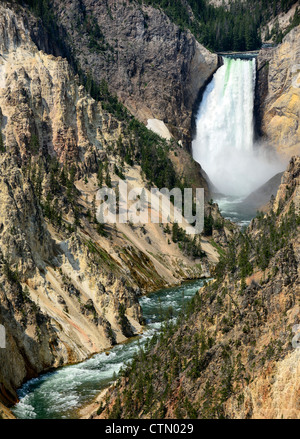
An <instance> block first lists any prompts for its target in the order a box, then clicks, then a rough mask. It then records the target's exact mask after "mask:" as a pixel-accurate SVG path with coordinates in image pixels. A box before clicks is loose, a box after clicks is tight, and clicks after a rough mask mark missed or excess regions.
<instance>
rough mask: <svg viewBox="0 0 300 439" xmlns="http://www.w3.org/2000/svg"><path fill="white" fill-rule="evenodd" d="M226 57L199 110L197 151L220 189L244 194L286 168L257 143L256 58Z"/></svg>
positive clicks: (194, 155)
mask: <svg viewBox="0 0 300 439" xmlns="http://www.w3.org/2000/svg"><path fill="white" fill-rule="evenodd" d="M223 61H224V64H223V65H222V66H221V67H220V68H219V69H218V70H217V72H216V73H215V75H214V77H213V79H212V81H211V82H210V84H209V85H208V86H207V88H206V90H205V92H204V95H203V99H202V102H201V105H200V108H199V111H198V114H197V122H196V128H197V134H196V138H195V139H194V141H193V157H194V159H195V160H196V161H197V162H198V163H200V164H201V166H202V168H203V169H204V171H205V172H206V173H207V175H208V176H209V178H210V180H211V182H212V183H213V184H214V185H215V187H216V189H217V190H218V191H219V192H221V193H223V194H227V195H237V196H245V195H247V194H249V193H250V192H251V191H252V190H254V189H256V188H257V187H259V186H260V185H261V184H263V183H265V182H266V181H267V180H268V179H269V178H271V177H272V176H273V175H274V174H276V173H277V172H279V171H280V170H282V164H280V163H278V161H277V160H273V159H272V158H271V157H269V156H268V155H269V154H266V150H265V148H263V147H255V146H254V127H253V125H254V124H253V105H254V91H255V74H256V62H255V58H252V59H246V60H242V59H233V58H229V57H224V58H223Z"/></svg>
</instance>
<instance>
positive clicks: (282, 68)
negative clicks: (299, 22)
mask: <svg viewBox="0 0 300 439" xmlns="http://www.w3.org/2000/svg"><path fill="white" fill-rule="evenodd" d="M265 55H266V53H265ZM268 56H269V57H270V58H269V65H268V94H267V96H266V99H265V105H264V116H263V120H262V125H263V131H264V133H265V134H266V135H267V137H268V138H269V140H270V142H271V144H273V145H274V146H275V148H276V150H277V152H278V153H279V155H280V156H282V157H283V158H284V159H286V160H288V159H289V158H290V157H291V156H292V155H296V154H299V152H300V126H299V120H300V26H298V27H297V28H295V29H293V30H292V31H291V32H290V33H289V34H288V35H287V36H286V37H285V38H284V40H283V43H282V44H280V45H279V46H278V47H277V48H275V49H273V50H272V51H271V52H270V53H269V54H268Z"/></svg>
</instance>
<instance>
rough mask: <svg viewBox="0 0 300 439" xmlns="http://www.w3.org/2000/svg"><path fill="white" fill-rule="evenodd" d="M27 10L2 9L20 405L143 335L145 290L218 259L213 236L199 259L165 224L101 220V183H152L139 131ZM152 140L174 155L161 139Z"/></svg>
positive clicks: (1, 244) (5, 172)
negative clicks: (38, 386)
mask: <svg viewBox="0 0 300 439" xmlns="http://www.w3.org/2000/svg"><path fill="white" fill-rule="evenodd" d="M65 10H66V11H67V10H68V8H66V9H65ZM28 14H29V13H28V11H27V10H25V9H22V8H21V7H19V9H18V12H17V13H16V11H15V10H14V8H13V6H11V7H7V6H6V5H5V4H1V5H0V55H1V56H0V121H1V130H0V199H1V207H0V213H1V215H0V248H1V252H0V324H1V325H3V326H4V327H5V330H6V348H5V349H2V348H0V400H1V401H3V402H4V403H5V404H12V403H13V402H15V401H16V400H17V395H16V389H17V388H18V387H19V386H20V385H21V384H22V383H23V382H24V380H26V379H28V378H32V377H34V376H37V374H39V373H41V372H42V371H45V370H47V369H49V368H52V367H57V366H59V365H63V364H67V363H74V362H78V361H81V360H83V359H85V358H87V357H88V356H90V355H92V354H94V353H96V352H99V351H102V350H104V349H108V348H109V347H111V346H112V345H113V344H116V343H119V342H122V341H125V340H126V339H127V338H128V337H130V336H132V335H134V334H137V333H139V332H140V331H141V330H142V324H143V319H142V315H141V308H140V305H139V303H138V297H139V296H140V295H141V294H144V293H146V292H147V291H153V290H155V289H158V288H160V287H163V286H167V285H172V284H178V283H180V282H181V281H182V280H183V279H187V278H195V277H199V276H201V275H209V273H208V272H207V269H208V268H209V264H210V263H213V264H214V263H216V262H217V260H218V254H217V252H216V251H215V250H214V248H213V247H212V246H211V245H210V244H209V242H208V241H207V240H203V248H204V250H205V251H207V254H208V255H209V256H208V258H206V257H205V258H204V259H203V261H201V260H197V261H196V263H195V259H194V258H191V256H189V255H188V254H184V253H183V252H182V251H181V250H180V248H179V246H178V245H177V244H175V243H173V242H170V240H169V236H168V234H167V233H166V232H165V231H164V228H163V227H161V225H160V224H149V225H148V224H145V225H139V226H135V225H133V224H130V223H128V224H121V225H116V226H114V225H110V226H105V227H101V226H100V225H99V224H98V222H97V220H96V211H97V208H98V206H99V201H98V200H97V199H96V195H97V191H98V188H99V185H100V184H101V185H102V184H103V185H105V184H107V185H109V186H113V187H115V186H116V185H117V182H118V181H119V179H120V177H119V174H120V169H121V170H122V179H124V180H125V181H127V183H128V185H129V189H133V188H135V187H139V188H140V187H144V186H146V185H148V186H149V184H150V182H149V181H147V179H146V177H145V175H144V173H143V172H142V168H141V164H140V161H139V160H138V154H137V155H136V157H135V156H134V159H135V161H133V158H131V162H130V165H129V164H127V163H124V155H123V156H122V153H124V150H125V151H126V150H127V151H128V150H130V151H132V145H134V144H135V141H137V140H138V134H137V132H136V131H130V129H129V124H130V122H131V123H132V122H133V120H132V118H131V117H130V118H129V120H127V121H126V120H120V119H118V118H116V117H115V116H113V115H112V114H111V113H110V112H109V111H108V110H107V109H105V108H104V107H105V106H104V104H101V103H100V102H97V101H95V100H94V99H92V98H91V96H90V95H89V94H88V93H87V91H86V90H85V88H84V87H83V86H82V85H81V84H80V83H79V79H78V77H76V76H74V74H73V72H72V69H71V68H70V66H69V65H68V62H67V60H66V59H63V58H61V57H55V56H53V55H49V54H46V53H44V52H43V51H41V50H39V49H38V48H37V46H36V45H35V43H34V42H33V41H32V39H31V37H30V32H29V27H28V23H31V22H32V23H34V22H35V18H34V17H32V16H30V15H28ZM146 131H147V130H146ZM143 133H144V131H143ZM144 135H145V136H146V139H147V133H146V134H144ZM152 141H154V142H156V144H155V146H156V147H157V148H161V149H160V151H161V153H163V151H164V150H163V145H162V141H161V140H160V139H159V137H155V139H154V140H153V137H152ZM130 148H131V149H130ZM166 160H167V159H166ZM166 163H167V164H168V165H170V162H169V161H166ZM170 169H171V171H170V172H173V171H172V166H171V168H170ZM166 171H167V169H166ZM100 182H101V183H100ZM171 220H172V218H171Z"/></svg>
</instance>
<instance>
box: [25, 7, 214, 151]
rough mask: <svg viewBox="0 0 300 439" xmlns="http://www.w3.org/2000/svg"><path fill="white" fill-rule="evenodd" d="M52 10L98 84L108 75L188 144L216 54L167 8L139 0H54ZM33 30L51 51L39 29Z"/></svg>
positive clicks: (129, 100)
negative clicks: (195, 110)
mask: <svg viewBox="0 0 300 439" xmlns="http://www.w3.org/2000/svg"><path fill="white" fill-rule="evenodd" d="M53 11H54V13H55V16H56V19H57V23H59V25H60V26H61V28H62V29H63V31H62V32H63V33H64V35H65V38H66V42H67V44H68V47H70V50H71V52H72V55H73V56H74V58H75V59H76V61H77V62H78V64H79V65H80V68H81V69H82V70H83V71H84V72H85V73H89V74H90V75H92V77H93V78H94V79H95V80H96V81H97V82H98V83H100V81H101V80H102V79H105V80H106V81H107V82H108V84H109V88H110V90H111V91H112V92H113V93H114V94H116V95H117V96H118V98H119V99H120V100H121V102H123V103H124V104H125V106H126V107H127V108H128V109H129V110H130V111H131V112H132V114H134V115H135V116H136V117H138V119H139V120H141V121H142V122H144V123H147V120H148V119H158V120H161V121H163V122H164V123H165V124H166V125H167V127H168V128H169V130H170V131H171V133H172V134H173V135H175V137H176V139H177V140H182V141H183V142H184V143H186V144H187V143H188V141H189V139H190V130H191V116H192V110H193V105H194V103H195V100H196V98H197V94H198V92H199V90H200V88H201V87H202V86H203V84H204V83H205V81H206V80H207V79H208V77H210V75H211V74H212V73H213V72H214V71H215V70H216V68H217V64H218V58H217V55H215V54H213V53H210V52H209V51H208V50H206V49H205V48H204V47H203V46H201V45H200V44H199V43H198V42H197V41H196V39H195V38H194V36H193V35H192V34H191V33H190V32H189V31H182V30H181V29H179V27H178V26H176V25H174V24H173V23H172V22H171V21H170V19H169V18H168V17H167V16H166V15H165V14H164V13H163V12H162V11H160V10H158V9H155V8H152V7H146V6H144V5H141V4H138V3H136V2H135V1H128V0H126V1H123V0H117V1H115V0H108V1H98V2H94V1H91V0H82V1H78V0H68V1H67V2H64V3H61V2H59V1H54V2H53ZM31 32H32V36H33V38H34V39H35V41H36V42H37V43H39V44H40V47H41V48H42V49H47V46H49V44H48V41H47V40H46V42H45V44H44V43H43V39H42V38H41V33H40V28H39V27H38V26H37V25H36V26H33V27H32V30H31Z"/></svg>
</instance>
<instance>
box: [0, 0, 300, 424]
mask: <svg viewBox="0 0 300 439" xmlns="http://www.w3.org/2000/svg"><path fill="white" fill-rule="evenodd" d="M20 3H22V2H15V1H12V2H1V5H0V55H1V56H0V127H1V132H0V134H1V135H0V150H1V152H0V162H1V163H0V197H1V207H0V249H1V251H0V324H1V325H3V326H4V327H5V330H6V346H7V347H6V349H1V348H0V418H11V417H13V415H12V413H11V412H10V411H9V410H8V408H7V407H11V406H12V405H13V404H15V403H16V402H17V401H18V394H17V389H19V388H20V386H21V385H22V384H23V383H24V382H26V381H28V380H30V379H32V378H34V377H37V376H39V374H41V373H42V372H45V371H49V370H53V369H57V368H59V367H61V366H64V365H70V364H76V363H79V362H81V361H83V360H86V359H88V358H92V357H93V356H94V355H95V354H97V353H99V352H108V351H109V350H110V349H111V348H112V346H115V345H117V344H119V343H123V342H125V341H127V340H128V339H129V338H131V337H133V336H136V335H139V334H141V333H142V332H143V331H144V329H145V321H144V318H143V314H142V310H141V306H140V299H141V297H142V296H144V295H146V294H148V293H150V292H153V291H157V290H159V289H161V288H164V287H170V286H173V287H174V286H178V285H180V284H181V283H182V282H183V281H185V280H193V279H199V278H203V279H204V278H205V279H209V278H211V276H214V277H216V278H218V276H220V274H218V273H219V272H218V270H220V269H221V270H222V272H223V274H224V277H223V278H221V277H220V278H219V280H218V282H217V286H213V285H216V284H212V286H211V284H209V285H208V286H206V287H204V288H202V289H201V290H200V292H199V294H196V296H195V297H196V298H195V301H194V304H195V312H194V313H191V314H190V316H189V317H188V318H189V320H186V321H185V322H182V326H181V327H180V328H179V329H178V328H177V329H175V330H174V332H173V333H171V332H170V334H169V337H170V338H169V340H170V346H174V345H176V346H177V345H179V348H178V352H179V353H180V352H182V353H183V356H185V358H186V364H185V365H183V364H180V365H179V366H178V364H177V363H176V364H175V360H174V358H173V357H172V355H173V354H172V353H171V354H170V352H168V351H167V350H166V345H167V343H165V344H164V341H162V346H161V347H162V350H161V352H165V357H163V355H161V356H160V354H159V350H160V345H157V346H156V347H154V348H153V349H152V351H150V352H152V354H153V356H154V360H153V361H154V362H155V358H158V359H159V361H161V364H162V365H165V364H167V363H168V361H169V360H170V357H172V361H173V360H174V364H173V363H172V361H171V360H170V361H171V365H172V367H171V371H172V374H173V375H172V380H173V381H172V384H171V385H170V387H169V390H168V392H169V393H168V392H167V398H166V400H164V406H163V407H160V406H157V405H155V404H156V403H155V402H154V404H153V405H152V406H151V407H148V406H147V410H144V406H143V403H142V402H141V401H139V399H138V397H136V406H135V408H136V412H135V413H134V414H135V415H137V416H139V417H148V416H150V414H151V415H153V414H156V415H159V416H160V417H169V418H171V417H180V416H183V415H184V416H185V417H189V416H192V415H194V414H195V411H196V412H197V413H198V414H199V413H201V416H203V417H218V416H221V415H222V416H226V417H230V418H257V417H268V416H270V417H274V418H278V417H298V414H299V410H297V409H295V408H294V407H295V406H296V403H297V389H299V383H298V378H297V367H298V364H299V358H298V357H299V356H298V353H299V352H298V351H299V350H294V351H292V350H291V346H290V335H291V334H290V332H291V329H292V326H293V325H296V324H297V323H299V321H298V320H299V318H298V315H299V312H298V311H299V291H298V286H299V273H298V271H299V238H298V237H297V236H295V235H293V234H292V233H290V231H289V234H288V236H287V237H286V242H285V243H284V244H283V245H282V247H280V248H279V249H278V250H277V251H276V252H275V253H274V254H273V255H272V258H273V259H272V260H271V261H268V264H267V266H264V268H263V269H258V268H257V267H255V269H254V272H253V273H251V275H250V274H249V273H248V274H247V275H246V276H244V275H243V276H242V277H241V276H239V274H236V275H234V276H233V274H232V273H230V269H229V268H228V266H223V267H222V261H223V257H224V255H225V254H228V253H229V254H230V252H232V242H235V244H236V251H237V253H238V254H239V255H241V254H242V256H243V254H244V253H245V252H246V250H245V243H244V242H243V240H242V238H240V240H239V238H238V236H239V231H240V228H239V227H238V226H237V225H236V224H234V223H232V222H230V221H229V220H228V219H224V218H223V217H222V216H221V214H220V209H219V207H218V205H217V204H216V203H214V202H213V200H211V198H212V196H213V195H212V194H213V192H214V189H215V188H214V186H213V184H212V182H211V181H210V175H209V174H208V175H207V174H206V173H205V170H206V169H205V168H204V170H203V168H202V161H201V160H199V163H197V162H196V161H195V160H193V158H192V155H191V150H192V148H191V145H192V140H193V135H194V128H195V127H194V122H195V117H196V113H197V110H198V105H199V101H200V100H201V97H203V93H204V91H205V88H206V86H207V85H208V84H209V83H210V81H211V80H212V78H213V75H214V74H215V73H216V72H217V71H219V70H220V69H219V67H220V66H221V65H222V63H223V61H222V58H221V57H220V56H219V55H218V54H217V53H214V52H212V51H210V50H208V49H207V48H205V47H204V46H203V45H201V44H200V43H199V42H198V41H197V39H196V37H195V36H194V35H193V34H192V32H191V31H190V30H188V29H183V28H182V27H180V26H178V25H177V24H175V23H174V22H173V21H172V20H171V19H170V17H168V15H167V14H166V13H165V12H163V11H162V10H161V9H158V8H155V7H153V6H151V5H149V4H147V5H145V4H141V3H140V2H135V1H129V0H126V1H123V0H107V1H97V2H95V1H92V0H67V1H65V2H60V1H58V0H53V1H52V2H51V11H50V15H49V16H50V18H51V20H54V21H53V22H55V23H56V26H57V27H56V28H55V29H56V31H57V32H56V35H53V31H52V32H51V29H50V28H49V27H47V25H46V24H45V20H44V21H43V20H42V19H41V18H40V17H38V16H37V15H35V14H34V13H33V12H32V10H30V9H29V8H28V6H26V5H22V4H20ZM211 3H214V4H215V6H216V5H217V3H218V2H211ZM53 22H51V21H50V23H52V25H53ZM299 33H300V26H297V27H295V28H294V29H292V30H291V31H290V32H289V33H288V34H287V35H286V36H285V37H284V38H283V41H282V43H280V44H278V45H277V46H276V47H271V48H270V47H268V48H262V49H261V50H260V51H259V54H258V56H257V60H256V81H255V96H254V117H255V125H256V127H255V128H256V133H257V135H258V136H259V142H258V145H260V144H261V145H262V147H264V148H266V149H267V150H268V151H269V152H270V153H271V154H274V155H277V157H278V159H279V160H280V161H281V163H282V170H283V168H286V167H288V168H287V170H286V172H285V173H284V174H283V177H282V179H280V178H279V177H278V178H277V179H276V182H275V183H274V185H273V184H270V185H267V186H265V187H264V189H262V190H263V202H261V198H259V201H255V203H257V204H260V205H259V206H258V205H257V207H259V208H260V207H262V206H261V204H264V205H265V203H266V202H267V201H269V198H268V197H270V196H271V194H273V195H276V194H275V189H274V187H276V189H277V188H278V186H279V191H278V192H277V195H276V197H273V198H274V199H272V202H271V203H269V204H268V206H265V207H264V210H265V211H266V217H265V219H262V218H261V217H259V218H258V219H255V220H253V222H252V223H251V225H250V227H249V232H247V233H248V235H246V236H248V237H249V239H250V240H251V242H253V246H255V245H256V243H257V242H259V239H262V235H263V233H264V232H265V233H266V237H268V236H269V233H270V230H269V229H268V227H267V226H266V222H267V221H268V218H269V219H270V218H271V219H272V221H273V220H274V218H273V217H274V215H275V214H276V215H277V216H276V220H274V221H275V224H276V227H278V228H283V227H284V224H285V221H286V222H289V224H290V222H293V226H294V230H295V231H296V230H298V229H297V227H298V225H299V224H298V223H297V222H296V219H295V215H296V216H297V215H298V214H299V158H297V155H299V149H300V144H299V136H300V132H299V123H298V122H299V116H300V115H299V108H300V105H299V99H300V95H299V87H300V70H299V65H298V60H299V51H300V45H299V42H300V39H299ZM218 69H219V70H218ZM146 126H148V128H150V130H148V129H146ZM292 156H293V159H292V160H291V157H292ZM280 177H281V176H280ZM120 178H121V179H123V180H124V181H126V182H127V183H128V187H129V190H131V189H134V188H141V187H144V188H145V190H146V191H147V193H150V192H149V189H150V187H151V186H158V187H159V185H161V187H163V186H169V187H174V186H175V185H179V186H181V187H184V186H186V187H193V188H197V187H203V188H204V191H205V219H206V221H208V222H209V224H208V225H207V222H206V223H205V224H206V228H207V229H209V231H207V230H206V232H205V233H203V234H202V235H201V236H199V237H198V236H195V237H192V238H188V237H187V236H186V235H184V238H183V239H182V240H181V241H180V240H179V239H177V238H176V239H174V235H173V231H171V230H170V229H168V228H166V227H165V225H164V224H161V223H157V224H140V225H135V224H132V223H131V222H128V223H127V224H114V225H112V224H109V225H105V226H104V227H101V225H99V223H98V221H97V209H98V208H99V200H97V192H98V189H99V187H102V186H107V187H112V188H115V187H116V186H117V183H118V180H119V179H120ZM266 179H267V178H266ZM279 183H280V184H279ZM172 185H173V186H172ZM257 186H259V184H258V185H257ZM291 206H292V208H291ZM272 212H273V213H272ZM277 212H278V213H277ZM291 212H292V213H291ZM289 215H291V217H289ZM289 218H290V219H289ZM291 218H292V219H291ZM270 221H271V220H270ZM174 222H175V221H174V214H172V213H171V215H170V223H171V224H173V228H174ZM182 227H183V231H184V230H186V227H187V224H186V223H184V224H183V225H182ZM272 230H273V229H272ZM183 233H184V232H183ZM266 239H267V238H266ZM247 251H248V248H247ZM242 256H240V257H242ZM251 258H252V260H253V261H254V260H255V257H254V253H251ZM220 264H221V265H220ZM227 264H229V262H228V261H227ZM272 264H273V265H274V266H277V267H278V270H277V271H276V273H275V272H273V271H272ZM220 267H221V268H220ZM241 291H242V293H241ZM199 303H205V304H206V305H207V306H206V308H205V310H204V309H201V307H200V305H199ZM199 307H200V308H199ZM258 310H259V311H258ZM260 311H261V312H262V313H263V318H262V320H261V319H260V317H259V316H258V314H259V312H260ZM204 322H206V323H204ZM273 327H275V328H276V331H275V332H272V329H271V328H273ZM283 327H284V330H283V329H282V330H281V328H283ZM191 328H192V329H191ZM244 328H246V329H245V330H244ZM188 334H189V337H190V338H191V339H193V338H194V339H195V346H196V348H197V349H198V351H197V355H198V353H199V352H200V350H201V349H202V348H203V351H201V355H200V354H199V355H198V356H197V355H195V358H196V359H195V360H193V355H194V351H193V349H196V348H195V346H193V345H192V343H190V342H188V340H186V344H185V347H182V346H181V345H180V341H178V340H179V338H181V337H185V338H187V337H188ZM199 334H200V336H199ZM199 337H200V338H201V337H202V339H201V340H202V341H199ZM210 338H211V339H214V341H215V343H214V344H213V345H212V346H210V343H211V342H210V341H209V339H210ZM254 339H255V340H256V344H255V343H254ZM275 339H276V340H275ZM279 341H280V343H279ZM201 343H202V344H201ZM200 345H201V347H199V346H200ZM270 346H271V347H270ZM176 349H177V348H176ZM176 349H175V351H176ZM181 349H182V351H181ZM228 349H231V352H232V354H231V355H230V354H229V351H228ZM265 350H268V352H269V354H268V355H264V354H263V352H264V351H265ZM178 352H177V353H178ZM152 354H149V355H150V356H151V355H152ZM266 356H267V358H265V357H266ZM233 357H234V358H238V362H237V363H236V362H235V359H233ZM176 358H177V357H176ZM151 361H152V359H149V364H151ZM193 361H195V362H196V363H197V364H196V363H195V364H193ZM153 365H154V363H153ZM154 366H155V365H154ZM155 367H156V366H155ZM163 367H165V366H163ZM200 369H201V372H203V373H202V375H201V376H198V374H199V370H200ZM242 369H243V370H242ZM213 371H216V373H217V378H213V375H214V373H213ZM233 373H234V374H236V375H235V379H234V380H232V379H231V381H230V386H229V384H228V377H231V378H232V374H233ZM132 376H134V373H133V375H132ZM159 377H160V371H158V372H157V377H153V383H152V384H153V388H154V389H155V392H157V395H158V399H157V401H160V400H161V391H162V390H163V388H162V386H161V384H160V383H158V382H157V380H156V378H159ZM163 379H165V378H163ZM213 379H215V384H216V391H215V392H214V391H212V390H211V389H210V388H208V387H209V386H208V385H207V382H209V381H211V380H213ZM131 380H132V377H130V376H129V375H128V376H126V377H123V378H122V379H120V380H119V381H118V383H117V385H116V388H113V389H110V400H109V399H107V401H106V402H105V405H104V406H101V410H96V411H93V412H92V413H89V416H91V417H93V418H97V417H102V418H103V417H108V416H110V415H111V412H113V413H114V411H116V410H117V409H118V410H119V409H120V407H119V406H120V404H121V406H122V407H121V409H122V410H121V411H122V416H124V417H126V416H128V414H130V415H132V413H128V412H127V411H126V409H125V402H126V401H125V400H123V399H122V398H123V396H124V395H126V391H127V389H128V386H129V388H130V391H131V390H132V389H131V387H130V386H131V383H132V381H131ZM226 380H227V381H226ZM226 382H227V384H228V386H229V387H230V392H229V393H228V394H227V393H226V391H227V390H228V388H226V389H227V390H226V389H225V390H224V388H225V387H226ZM290 382H292V385H291V384H289V383H290ZM241 383H242V384H241ZM147 385H148V384H147ZM241 385H242V387H243V389H241ZM118 386H119V387H118ZM207 386H208V387H207ZM232 387H233V389H234V391H232ZM261 388H263V389H264V392H263V395H261V393H260V389H261ZM222 389H223V390H222ZM144 390H145V392H147V391H148V390H149V389H148V388H145V389H144ZM120 392H121V393H122V392H123V393H124V392H125V393H124V395H123V396H122V395H121V394H120ZM220 392H221V394H222V392H223V393H224V392H225V393H226V395H227V396H228V397H227V398H223V399H222V398H220ZM280 392H284V395H285V396H284V397H282V396H281V393H280ZM190 395H191V397H190ZM288 395H289V396H288ZM135 396H136V395H135ZM223 396H224V395H223ZM186 397H187V400H186V399H185V398H186ZM120 398H121V399H120ZM120 401H121V402H120ZM181 401H182V402H183V401H186V402H184V404H183V405H182V404H181ZM199 401H200V402H201V403H200V402H199ZM116 404H117V405H118V404H119V406H118V407H117V408H116V407H115V406H116ZM201 404H202V406H201ZM201 407H202V408H201ZM101 411H103V413H100V412H101Z"/></svg>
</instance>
